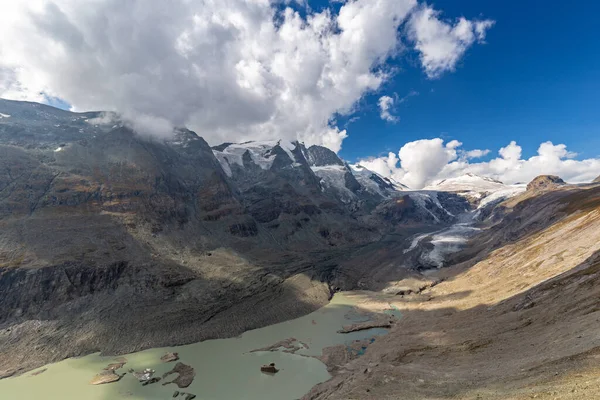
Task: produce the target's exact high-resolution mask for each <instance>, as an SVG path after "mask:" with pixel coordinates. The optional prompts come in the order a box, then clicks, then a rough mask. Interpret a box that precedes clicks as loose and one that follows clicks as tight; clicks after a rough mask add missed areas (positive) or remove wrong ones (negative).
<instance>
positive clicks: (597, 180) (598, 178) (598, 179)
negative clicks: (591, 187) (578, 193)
mask: <svg viewBox="0 0 600 400" xmlns="http://www.w3.org/2000/svg"><path fill="white" fill-rule="evenodd" d="M592 182H593V183H600V176H598V177H597V178H596V179H594V180H593V181H592Z"/></svg>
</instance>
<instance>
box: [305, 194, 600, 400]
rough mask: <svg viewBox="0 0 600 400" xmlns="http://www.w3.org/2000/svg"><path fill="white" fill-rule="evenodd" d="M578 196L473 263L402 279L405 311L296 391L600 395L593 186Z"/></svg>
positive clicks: (345, 395)
mask: <svg viewBox="0 0 600 400" xmlns="http://www.w3.org/2000/svg"><path fill="white" fill-rule="evenodd" d="M589 200H593V201H594V204H593V206H590V204H589ZM586 202H587V203H586V204H584V205H583V207H582V209H581V210H578V211H576V212H574V213H573V214H571V215H569V216H568V217H565V218H563V219H561V220H560V222H558V223H555V224H553V225H549V226H548V227H546V228H544V229H541V230H540V231H539V232H537V233H534V234H531V235H529V236H527V237H526V238H524V239H521V240H517V241H513V242H509V243H507V244H505V245H503V246H501V247H499V248H497V249H495V250H493V251H491V250H490V252H489V253H488V254H483V255H481V256H479V257H478V258H477V262H474V261H473V262H469V263H464V264H458V265H456V266H454V267H450V268H446V269H441V270H439V271H436V273H435V274H433V275H430V276H428V278H427V279H429V280H430V282H431V281H436V280H438V281H439V280H440V279H441V280H443V281H442V282H441V283H439V284H437V285H434V286H433V287H430V288H426V289H425V290H423V291H420V292H419V291H418V287H419V286H423V285H425V284H426V283H427V282H426V281H424V282H422V283H417V284H415V283H412V284H413V286H414V288H413V289H414V290H415V291H416V292H419V293H415V292H413V293H408V291H407V290H405V291H404V292H405V293H408V294H404V295H402V296H397V297H398V301H394V304H395V305H396V306H397V307H398V308H399V309H400V310H401V312H402V314H403V317H402V319H401V320H400V321H399V323H398V324H396V325H395V326H394V328H393V329H392V331H391V332H390V334H389V335H387V336H386V337H384V338H383V339H382V340H381V341H378V342H376V343H374V344H373V345H372V346H370V347H369V349H368V350H367V352H366V354H365V355H364V356H363V357H361V358H359V359H357V360H354V361H352V362H350V363H348V364H346V365H340V366H338V370H337V375H336V376H335V377H334V378H333V379H332V380H330V381H328V382H326V383H324V384H321V385H318V386H317V387H315V388H313V390H312V392H311V393H310V394H308V395H307V396H305V397H304V399H305V400H307V399H311V400H317V399H345V400H348V399H429V400H432V399H465V400H467V399H515V400H517V399H519V400H521V399H530V398H540V399H598V398H600V335H598V332H599V329H600V240H599V238H600V210H598V205H599V203H600V202H599V198H598V195H597V193H595V194H593V195H592V194H591V192H590V197H589V198H586ZM391 285H395V286H397V287H405V286H407V285H408V284H407V283H406V282H396V283H391ZM371 301H372V302H373V303H378V302H379V299H377V297H374V298H373V299H372V300H371ZM365 307H369V306H368V305H365ZM370 307H372V306H370Z"/></svg>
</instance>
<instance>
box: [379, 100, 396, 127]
mask: <svg viewBox="0 0 600 400" xmlns="http://www.w3.org/2000/svg"><path fill="white" fill-rule="evenodd" d="M394 103H395V100H394V98H393V97H390V96H381V97H380V98H379V102H378V105H379V116H380V117H381V119H383V120H384V121H388V122H398V119H399V118H398V117H397V116H395V115H392V113H391V111H392V109H393V107H394Z"/></svg>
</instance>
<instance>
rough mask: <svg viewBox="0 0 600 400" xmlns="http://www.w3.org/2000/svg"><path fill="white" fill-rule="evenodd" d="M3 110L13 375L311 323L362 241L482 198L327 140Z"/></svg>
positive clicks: (1, 203) (4, 323) (1, 219)
mask: <svg viewBox="0 0 600 400" xmlns="http://www.w3.org/2000/svg"><path fill="white" fill-rule="evenodd" d="M0 113H2V119H0V298H2V299H3V307H2V310H0V360H1V362H0V365H1V368H0V376H6V375H10V374H13V373H19V372H22V371H25V370H28V369H31V368H33V367H35V366H38V365H41V364H44V363H48V362H51V361H55V360H59V359H62V358H65V357H70V356H78V355H82V354H87V353H91V352H96V351H102V352H104V353H112V354H115V353H127V352H131V351H134V350H139V349H143V348H148V347H155V346H163V345H175V344H183V343H190V342H194V341H199V340H203V339H207V338H215V337H229V336H235V335H238V334H240V333H241V332H243V331H245V330H247V329H251V328H256V327H259V326H264V325H266V324H271V323H275V322H279V321H282V320H285V319H290V318H294V317H297V316H299V315H302V314H305V313H307V312H310V311H312V310H314V309H316V308H317V307H320V306H322V305H323V304H325V303H326V302H327V301H328V299H329V297H330V296H331V292H332V290H333V286H334V283H333V282H334V281H336V282H338V283H337V284H338V285H343V286H348V285H351V283H346V282H345V280H344V279H343V278H341V276H342V275H343V274H339V273H337V272H336V271H337V270H338V268H340V266H341V265H342V263H343V260H347V259H349V258H352V254H353V253H354V252H355V251H360V250H361V249H363V248H365V246H367V247H368V246H370V245H373V244H376V243H379V242H381V241H382V240H386V241H391V242H394V243H396V242H400V241H402V238H403V235H405V234H406V232H407V230H411V231H431V230H438V229H440V227H443V226H447V225H449V224H452V223H453V222H454V221H455V220H456V219H457V218H458V217H457V216H458V215H460V214H461V213H463V212H465V211H466V210H467V208H468V207H469V206H468V203H467V202H466V201H464V199H462V198H461V197H460V196H457V195H452V194H439V195H438V194H430V193H421V192H404V191H402V189H404V188H402V187H401V186H400V185H399V184H396V183H394V182H391V181H387V180H385V179H383V178H381V177H380V176H378V175H376V174H374V173H371V172H370V171H366V170H361V171H360V172H359V173H357V172H355V170H354V169H352V168H351V167H349V166H348V165H346V164H345V163H344V162H343V161H342V160H340V159H339V158H338V157H337V156H336V155H335V154H334V153H332V152H330V151H329V150H327V149H325V148H322V147H315V146H313V147H309V148H306V147H305V146H304V145H302V144H299V143H282V142H273V143H246V144H223V145H221V146H217V147H214V148H211V147H210V146H209V145H208V144H207V143H206V142H205V141H204V140H203V139H202V138H201V137H199V136H197V135H196V134H195V133H194V132H191V131H189V130H187V129H177V130H176V131H175V132H174V133H173V135H172V136H170V137H169V138H168V139H167V140H165V139H162V140H158V139H153V138H151V137H148V136H144V133H143V132H140V133H134V132H133V131H132V130H131V129H130V128H129V127H128V126H127V125H126V124H124V123H123V122H122V121H120V120H119V118H118V116H116V115H112V114H106V113H83V114H77V113H70V112H67V111H63V110H58V109H55V108H52V107H48V106H45V105H41V104H35V103H26V102H12V101H6V100H0ZM365 268H366V267H365ZM349 279H350V281H352V278H349ZM257 309H259V310H260V313H257V312H253V311H252V310H257ZM173 327H177V329H175V330H174V329H173ZM115 332H118V335H116V334H115Z"/></svg>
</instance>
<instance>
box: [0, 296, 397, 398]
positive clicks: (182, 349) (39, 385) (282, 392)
mask: <svg viewBox="0 0 600 400" xmlns="http://www.w3.org/2000/svg"><path fill="white" fill-rule="evenodd" d="M366 319H367V318H366V317H365V315H362V314H361V313H357V312H356V308H355V307H354V304H353V300H352V299H351V298H350V297H348V296H345V295H344V294H342V293H338V294H336V295H335V296H334V298H333V299H332V301H331V302H330V303H329V304H328V305H327V306H325V307H323V308H321V309H319V310H317V311H315V312H313V313H311V314H308V315H306V316H304V317H301V318H298V319H295V320H291V321H287V322H283V323H279V324H276V325H271V326H268V327H264V328H261V329H256V330H252V331H248V332H246V333H244V334H243V335H241V336H239V337H237V338H231V339H216V340H207V341H204V342H199V343H194V344H190V345H186V346H178V347H164V348H154V349H149V350H145V351H141V352H138V353H133V354H126V355H123V357H125V358H126V359H127V364H125V366H124V367H123V368H121V369H119V370H117V371H116V372H117V373H119V374H122V373H123V372H126V371H128V370H129V369H134V370H135V371H141V370H143V369H145V368H151V369H154V370H156V373H155V374H154V376H155V377H161V376H162V374H163V373H165V372H167V371H170V370H171V369H172V368H173V367H174V366H175V364H176V362H171V363H163V362H161V361H160V357H161V356H163V355H164V354H165V353H166V352H177V353H179V358H180V359H179V362H182V363H184V364H187V365H190V366H192V367H193V368H194V370H195V372H196V376H195V379H194V381H193V383H192V384H191V385H190V386H189V387H187V388H185V389H179V388H178V387H177V385H175V384H169V385H166V386H163V385H162V383H163V382H165V381H171V380H172V379H173V378H175V377H177V374H174V375H171V376H169V377H167V378H166V380H161V381H160V382H158V383H154V384H151V385H147V386H142V385H141V383H140V382H138V380H137V379H136V378H135V377H134V376H133V375H132V374H131V373H129V372H128V373H127V374H126V375H125V376H124V377H123V378H122V379H121V380H120V381H118V382H114V383H108V384H103V385H91V384H90V383H89V382H90V380H91V379H92V378H93V377H94V376H95V375H96V374H98V373H100V372H101V371H102V370H103V369H104V368H105V367H106V366H107V365H108V364H110V363H113V362H115V358H116V357H100V356H99V355H98V354H94V355H89V356H86V357H81V358H72V359H66V360H64V361H61V362H58V363H55V364H50V365H46V366H45V367H42V368H39V369H37V370H34V371H31V372H28V373H26V374H24V375H21V376H19V377H14V378H6V379H2V380H0V399H7V400H8V399H10V400H36V399H40V400H41V399H44V400H59V399H60V400H82V399H83V400H118V399H140V400H141V399H144V400H146V399H161V400H168V399H172V398H173V394H174V392H175V391H179V392H185V393H193V394H195V395H196V399H197V400H287V399H290V400H293V399H299V398H300V397H302V396H303V395H304V394H306V393H307V392H308V391H310V389H311V388H312V387H313V386H314V385H316V384H318V383H320V382H324V381H326V380H328V379H329V378H330V375H329V373H328V372H327V369H326V367H325V365H324V364H323V363H321V361H319V360H318V359H316V358H314V357H310V356H319V355H321V352H322V350H323V348H325V347H328V346H333V345H337V344H350V343H351V342H353V341H355V340H362V339H367V338H373V337H376V336H379V335H384V334H385V333H387V331H386V330H385V329H369V330H365V331H359V332H353V333H348V334H340V333H337V331H338V330H339V329H341V328H342V326H343V325H348V324H351V323H355V322H363V321H365V320H366ZM288 338H295V339H297V340H298V341H300V342H303V343H305V344H306V345H307V346H308V348H302V349H301V350H298V351H297V352H296V354H291V353H285V352H283V351H271V352H269V351H260V352H251V351H252V350H255V349H259V348H264V347H268V346H271V345H273V344H275V343H277V342H279V341H282V340H285V339H288ZM269 363H275V364H276V366H277V368H278V369H279V370H280V371H279V372H278V373H277V374H275V375H269V374H264V373H262V372H261V371H260V366H261V365H263V364H269ZM44 368H46V369H47V370H46V371H45V372H43V373H41V374H39V375H36V376H33V375H32V373H35V372H36V371H40V370H42V369H44ZM177 399H184V397H182V396H179V397H177Z"/></svg>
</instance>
